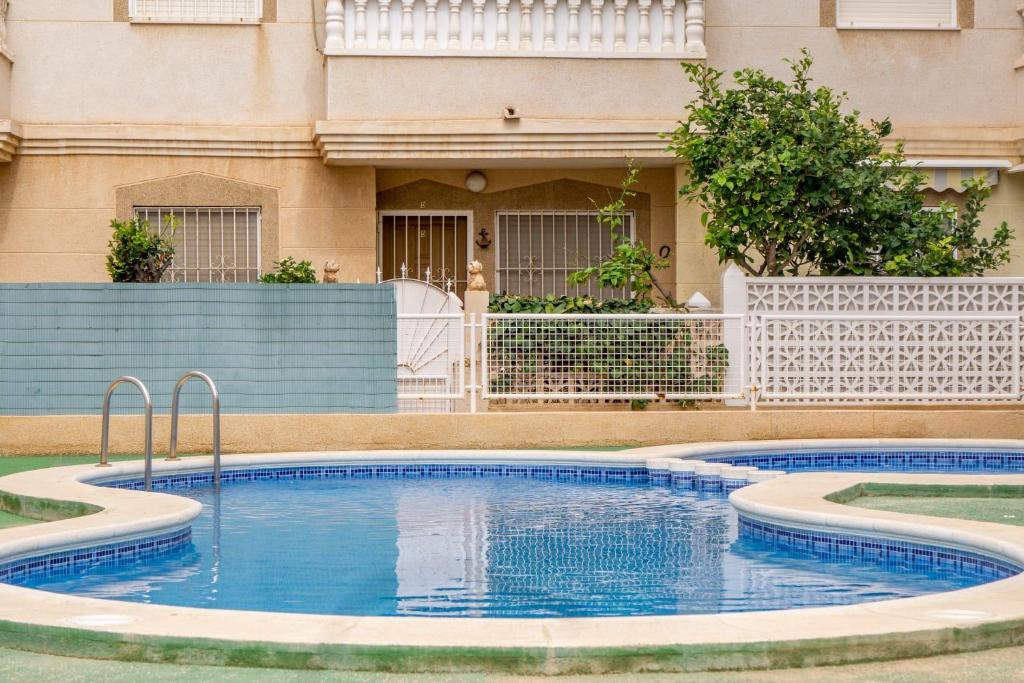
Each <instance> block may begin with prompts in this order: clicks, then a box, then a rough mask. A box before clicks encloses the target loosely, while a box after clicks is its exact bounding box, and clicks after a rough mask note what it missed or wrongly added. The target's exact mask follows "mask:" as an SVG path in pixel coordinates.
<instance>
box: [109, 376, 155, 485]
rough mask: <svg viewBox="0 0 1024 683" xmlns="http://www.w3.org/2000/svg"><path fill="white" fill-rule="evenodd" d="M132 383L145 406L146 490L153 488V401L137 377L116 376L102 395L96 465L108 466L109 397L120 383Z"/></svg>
mask: <svg viewBox="0 0 1024 683" xmlns="http://www.w3.org/2000/svg"><path fill="white" fill-rule="evenodd" d="M125 383H128V384H134V385H135V386H136V387H138V389H139V392H141V393H142V401H143V403H144V404H145V406H146V474H145V478H144V486H145V489H146V490H147V491H151V490H152V489H153V401H152V400H150V398H149V390H148V389H146V385H145V384H143V383H142V381H141V380H139V379H138V378H137V377H132V376H130V375H122V376H121V377H118V378H117V379H115V380H114V381H113V382H111V383H110V386H109V387H107V393H106V394H104V396H103V432H102V435H101V436H100V464H99V465H97V467H110V462H109V460H110V458H109V456H110V397H111V395H113V393H114V389H116V388H117V387H118V386H119V385H121V384H125Z"/></svg>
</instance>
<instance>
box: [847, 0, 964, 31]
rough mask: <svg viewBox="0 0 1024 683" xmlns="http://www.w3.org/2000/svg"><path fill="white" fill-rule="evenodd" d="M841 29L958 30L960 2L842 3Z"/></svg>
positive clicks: (871, 0) (862, 0) (869, 0)
mask: <svg viewBox="0 0 1024 683" xmlns="http://www.w3.org/2000/svg"><path fill="white" fill-rule="evenodd" d="M836 26H837V27H839V28H918V29H929V28H932V29H939V28H956V26H957V19H956V0H839V1H838V4H837V7H836Z"/></svg>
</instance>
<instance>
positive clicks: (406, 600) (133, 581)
mask: <svg viewBox="0 0 1024 683" xmlns="http://www.w3.org/2000/svg"><path fill="white" fill-rule="evenodd" d="M367 469H368V468H367ZM496 469H497V470H501V468H496ZM471 470H472V468H466V470H465V471H462V470H458V469H456V471H454V473H452V472H450V471H449V473H448V475H446V476H443V477H441V476H438V477H435V476H432V475H431V472H430V471H428V470H426V469H425V470H424V471H423V472H422V473H420V474H418V475H410V474H409V473H408V472H405V473H395V474H393V475H391V476H382V475H380V474H379V473H378V474H367V473H359V472H355V471H354V470H351V469H350V470H347V471H345V472H344V473H342V474H338V475H337V476H332V475H331V474H330V473H329V472H328V473H327V474H326V475H324V474H323V473H321V475H320V476H315V477H314V476H311V477H297V476H290V477H280V478H278V477H275V476H268V477H266V478H259V477H256V478H251V479H248V480H228V481H226V482H225V485H224V486H223V488H222V491H221V492H220V493H219V494H216V493H214V492H213V491H212V489H210V488H209V487H207V486H205V485H203V484H202V483H195V482H193V483H191V484H190V483H189V481H188V477H183V478H182V480H181V481H178V482H177V483H176V482H175V481H173V480H172V481H170V482H169V483H168V484H166V485H167V486H169V487H170V488H169V491H171V492H173V493H175V494H177V495H182V496H187V497H189V498H193V499H195V500H198V501H200V502H201V503H202V504H203V513H202V515H201V516H200V517H199V518H198V519H196V520H195V521H194V522H193V525H192V534H191V539H190V540H189V539H188V538H185V539H184V541H183V542H182V543H178V544H177V545H176V547H173V548H172V549H170V550H168V551H166V552H163V553H161V554H159V555H156V556H152V557H147V558H144V559H135V560H132V559H125V560H118V559H117V558H110V557H108V558H106V559H105V560H104V561H85V562H83V563H80V564H77V565H74V566H68V567H67V568H64V569H62V570H60V571H50V572H46V573H43V572H37V573H35V574H32V573H30V574H28V575H26V576H24V577H22V578H18V579H15V580H12V582H13V583H18V584H20V585H24V586H30V587H34V588H40V589H43V590H47V591H55V592H60V593H70V594H74V595H78V596H86V597H97V598H109V599H117V600H128V601H134V602H144V603H153V604H162V605H176V606H190V607H211V608H223V609H236V610H267V611H278V612H297V613H316V614H336V615H395V616H416V615H418V616H448V617H556V616H566V617H591V616H626V615H666V614H706V613H718V612H737V611H748V610H779V609H788V608H798V607H810V606H824V605H843V604H851V603H859V602H867V601H875V600H885V599H891V598H899V597H909V596H916V595H922V594H926V593H934V592H939V591H948V590H953V589H958V588H964V587H968V586H971V585H976V584H978V583H982V582H984V581H986V580H990V579H991V578H994V577H989V576H979V575H972V574H970V573H965V572H963V571H959V570H957V569H956V567H955V566H953V567H952V568H950V569H948V570H942V571H940V570H937V569H935V568H934V567H921V566H917V565H914V564H913V563H907V564H899V563H888V564H885V565H879V564H872V563H863V562H850V561H844V562H830V561H826V560H822V559H821V558H815V557H810V556H809V555H808V554H807V553H801V552H797V551H795V550H794V551H789V550H787V551H782V550H779V549H778V546H776V545H774V544H772V545H769V544H768V543H767V542H765V541H763V540H757V537H753V536H748V535H744V536H743V537H741V536H740V534H739V527H740V524H739V522H738V519H737V516H736V513H735V512H734V510H733V509H732V508H731V506H730V505H729V503H728V501H727V499H726V497H725V495H724V494H721V493H717V494H715V493H710V494H709V493H704V492H699V491H695V490H692V489H690V488H683V487H674V486H670V485H664V484H659V483H657V482H654V481H653V480H651V479H650V478H649V477H647V476H646V470H645V469H644V468H640V469H639V471H637V470H633V471H631V474H629V475H628V476H622V477H616V476H613V477H609V476H600V473H595V474H594V476H591V477H586V476H572V477H564V478H560V477H558V476H550V477H543V476H541V477H538V476H529V474H525V473H524V472H520V473H514V474H515V475H516V476H509V472H508V468H506V469H505V470H503V472H504V473H489V472H488V471H487V470H486V468H479V467H478V468H476V469H475V470H472V471H471ZM338 471H339V472H341V470H338ZM354 472H355V473H354ZM641 473H642V474H641ZM360 474H362V475H365V476H359V475H360ZM554 474H555V475H557V472H555V473H554ZM176 486H177V487H178V488H175V487H176Z"/></svg>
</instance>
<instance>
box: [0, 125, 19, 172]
mask: <svg viewBox="0 0 1024 683" xmlns="http://www.w3.org/2000/svg"><path fill="white" fill-rule="evenodd" d="M20 144H21V128H20V126H18V124H16V123H14V122H13V121H11V120H9V119H4V120H0V163H10V162H11V160H12V159H13V158H14V155H15V153H17V151H18V146H19V145H20Z"/></svg>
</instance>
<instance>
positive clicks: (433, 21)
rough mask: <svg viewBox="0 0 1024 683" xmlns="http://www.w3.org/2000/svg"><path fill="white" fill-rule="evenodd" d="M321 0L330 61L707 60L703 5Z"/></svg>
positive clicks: (692, 0) (652, 0)
mask: <svg viewBox="0 0 1024 683" xmlns="http://www.w3.org/2000/svg"><path fill="white" fill-rule="evenodd" d="M323 1H324V2H325V3H326V21H325V27H326V34H327V39H326V42H325V52H326V53H327V54H328V55H343V54H352V53H364V54H385V55H386V54H415V53H430V54H444V53H450V52H458V53H461V54H466V53H472V54H474V55H479V56H486V55H488V54H490V53H501V54H508V55H516V54H518V55H521V56H541V55H543V56H552V57H560V56H569V57H601V56H607V57H666V58H686V59H703V58H704V57H705V56H706V54H707V50H706V47H705V44H704V4H705V0H323ZM396 15H398V16H396ZM538 15H540V16H538Z"/></svg>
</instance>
